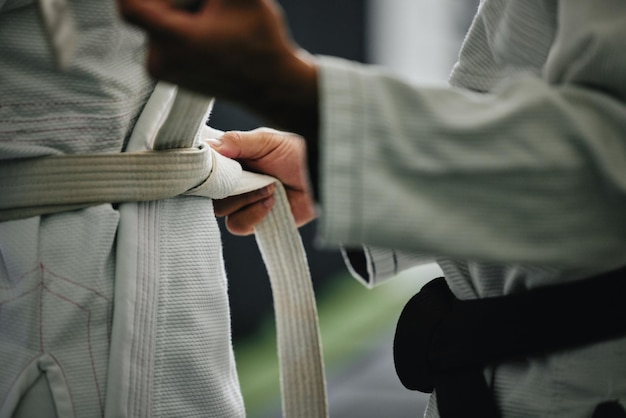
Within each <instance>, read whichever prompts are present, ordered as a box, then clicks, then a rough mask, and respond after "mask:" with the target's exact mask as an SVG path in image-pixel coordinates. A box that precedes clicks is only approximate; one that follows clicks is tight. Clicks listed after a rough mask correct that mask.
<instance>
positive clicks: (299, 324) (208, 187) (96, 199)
mask: <svg viewBox="0 0 626 418" xmlns="http://www.w3.org/2000/svg"><path fill="white" fill-rule="evenodd" d="M159 95H161V96H162V97H167V98H168V99H167V100H161V102H162V103H159V100H157V101H156V102H155V101H154V100H152V98H154V97H155V96H159ZM152 98H151V100H152V103H150V102H149V104H148V105H155V104H156V105H157V106H165V107H168V106H169V107H170V108H169V109H166V111H165V114H167V118H166V119H165V120H164V122H163V123H162V125H161V126H160V127H158V128H157V129H158V131H157V132H155V133H154V135H155V136H156V139H155V140H154V147H153V150H151V151H137V152H125V153H121V154H108V155H107V154H97V155H53V156H46V157H39V158H29V159H20V160H12V161H3V163H2V165H1V166H0V196H2V198H1V199H0V221H8V220H15V219H21V218H27V217H31V216H37V215H44V214H51V213H58V212H63V211H69V210H75V209H80V208H85V207H89V206H93V205H98V204H103V203H121V202H140V201H152V200H160V199H165V198H169V197H173V196H178V195H183V194H184V195H193V196H204V197H210V198H214V199H219V198H224V197H227V196H229V195H236V194H241V193H245V192H248V191H252V190H256V189H259V188H261V187H264V186H266V185H268V184H271V183H275V184H276V187H275V191H274V197H275V204H274V206H273V208H272V210H271V211H270V213H269V214H268V215H267V216H266V218H265V219H264V220H263V221H262V222H261V223H260V224H258V225H257V227H256V228H255V236H256V240H257V244H258V246H259V250H260V252H261V255H262V257H263V260H264V262H265V266H266V268H267V271H268V274H269V278H270V283H271V287H272V294H273V298H274V310H275V317H276V332H277V346H278V357H279V368H280V383H281V391H282V408H283V414H284V416H285V417H286V418H320V417H326V416H327V415H328V413H327V402H326V387H325V378H324V368H323V361H322V355H321V348H320V338H319V328H318V322H317V311H316V307H315V300H314V294H313V289H312V285H311V279H310V274H309V270H308V265H307V261H306V254H305V252H304V248H303V246H302V242H301V239H300V236H299V234H298V231H297V228H296V226H295V222H294V220H293V217H292V215H291V211H290V208H289V203H288V201H287V197H286V194H285V190H284V188H283V186H282V185H281V184H280V182H277V181H276V179H274V178H272V177H269V176H263V175H260V174H255V173H249V172H245V171H242V170H241V167H240V166H239V164H238V163H236V162H235V161H233V160H230V159H227V158H225V157H223V156H221V155H219V154H218V153H216V152H213V151H212V150H211V149H210V147H208V146H206V145H200V146H199V147H197V148H193V147H192V146H193V143H194V139H195V136H196V132H197V131H198V126H199V125H204V122H205V120H204V119H203V118H205V116H206V113H207V108H208V107H209V106H210V102H211V99H210V98H207V97H204V96H198V95H195V94H192V93H190V92H187V91H183V90H177V89H176V88H175V87H174V86H170V85H167V84H165V83H159V84H158V85H157V87H156V89H155V92H154V93H153V95H152ZM148 105H147V106H148ZM206 129H207V131H211V129H210V128H208V127H207V128H206ZM213 134H214V135H217V134H218V132H216V131H214V130H213ZM146 142H149V139H146Z"/></svg>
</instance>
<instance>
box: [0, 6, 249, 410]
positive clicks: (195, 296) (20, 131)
mask: <svg viewBox="0 0 626 418" xmlns="http://www.w3.org/2000/svg"><path fill="white" fill-rule="evenodd" d="M71 5H72V7H73V8H74V14H75V17H76V19H77V28H78V31H79V35H80V36H79V44H78V49H77V51H76V54H75V56H74V58H73V61H72V62H71V64H70V66H69V67H68V68H67V69H66V70H65V71H58V70H57V68H56V64H55V61H54V56H53V54H52V52H51V50H50V48H49V46H48V44H47V40H46V38H45V36H44V33H43V32H42V27H41V22H40V21H39V14H38V11H37V4H36V3H34V2H32V1H30V0H0V92H1V94H0V160H5V159H14V158H24V157H35V156H42V155H49V154H74V153H118V152H121V151H122V150H124V149H125V147H126V142H127V140H128V138H129V136H130V133H131V131H132V130H133V127H134V125H135V122H136V120H137V118H138V117H139V115H140V113H141V111H142V109H143V107H144V105H145V103H146V100H147V99H148V97H149V96H150V94H151V93H152V91H153V89H154V82H153V81H152V80H151V79H150V78H149V77H148V76H147V74H146V73H145V70H144V60H145V54H144V52H145V49H144V48H145V39H144V37H143V35H142V34H141V32H139V31H138V30H135V29H132V28H131V27H129V26H127V25H126V24H125V23H123V22H122V21H121V20H120V19H119V18H118V15H117V10H116V5H115V2H113V1H96V0H89V1H81V2H71ZM0 163H1V162H0ZM119 210H120V208H118V207H117V206H113V205H111V204H106V205H100V206H96V207H92V208H89V209H85V210H80V211H72V212H66V213H61V214H55V215H48V216H41V217H33V218H28V219H24V220H18V221H11V222H4V223H0V335H1V336H2V337H1V338H0V371H1V372H0V416H2V417H4V416H11V413H12V410H14V408H15V407H16V406H17V405H18V403H19V401H20V399H21V398H22V396H23V395H24V393H25V392H27V391H28V388H29V387H30V385H32V384H33V383H34V382H35V381H37V379H38V376H41V375H42V373H43V372H45V374H46V377H47V379H48V381H49V386H50V390H51V394H52V398H53V400H54V405H48V407H49V408H55V409H56V412H57V415H58V416H63V417H64V418H65V417H72V416H76V417H81V418H82V417H102V416H107V417H112V416H116V417H117V416H124V414H125V415H126V416H133V417H142V416H145V417H161V416H163V417H171V416H177V417H206V416H228V417H242V416H244V415H245V412H244V408H243V401H242V399H241V393H240V389H239V383H238V379H237V375H236V370H235V363H234V356H233V352H232V346H231V334H230V315H229V310H228V298H227V283H226V277H225V273H224V265H223V259H222V254H221V241H220V232H219V228H218V225H217V222H216V220H215V217H214V215H213V208H212V203H211V201H210V199H205V198H198V197H189V196H187V197H178V198H173V199H167V200H164V201H158V202H147V203H143V204H136V205H135V206H133V208H131V210H132V211H134V212H133V214H134V215H135V219H136V220H137V222H136V223H132V225H128V224H125V225H120V212H119ZM125 210H126V209H125ZM129 227H130V228H134V229H132V230H130V233H129V234H126V236H131V237H132V238H133V240H134V241H133V242H135V243H136V245H135V246H134V247H129V246H128V245H126V246H124V251H128V252H120V251H119V248H120V247H119V245H120V242H118V237H119V234H118V232H119V231H120V228H129ZM126 231H128V229H126ZM126 244H128V242H126ZM124 254H127V255H128V260H131V261H133V262H134V267H135V268H134V269H133V270H132V273H133V277H134V278H136V279H137V281H136V283H133V285H132V286H134V287H133V288H134V289H135V291H136V292H137V299H136V302H137V303H136V304H134V305H132V306H131V307H130V309H131V310H132V311H133V312H134V316H133V317H132V318H121V317H116V315H115V314H114V313H115V312H116V310H117V308H118V307H119V305H120V304H121V303H122V301H125V302H127V300H125V299H123V298H119V294H116V291H118V290H119V289H121V288H122V286H119V284H120V283H119V282H117V280H118V277H120V276H119V275H120V268H121V266H120V263H118V261H119V260H120V258H119V257H124ZM127 267H128V266H127ZM124 278H126V276H124ZM124 284H125V285H127V283H124ZM125 320H130V321H134V322H133V323H132V329H133V330H134V331H136V332H135V333H133V334H132V336H133V337H134V338H135V339H132V340H125V341H122V343H125V344H126V343H128V344H131V345H132V347H131V349H132V359H133V361H132V362H131V363H130V364H129V365H128V367H126V368H124V369H123V370H122V372H123V373H128V374H129V376H130V378H129V376H127V375H124V376H122V375H120V373H119V372H120V368H119V367H118V364H116V363H114V361H110V360H111V355H112V353H113V352H114V350H113V349H112V347H115V346H116V344H118V343H120V341H119V340H118V339H117V337H118V334H117V333H116V332H115V329H116V326H115V325H116V321H118V322H117V323H120V321H125ZM117 328H119V327H117ZM131 341H132V342H131ZM119 391H126V394H127V395H128V396H127V398H126V401H125V403H123V404H115V403H112V402H110V398H109V396H108V395H109V394H110V393H112V392H119Z"/></svg>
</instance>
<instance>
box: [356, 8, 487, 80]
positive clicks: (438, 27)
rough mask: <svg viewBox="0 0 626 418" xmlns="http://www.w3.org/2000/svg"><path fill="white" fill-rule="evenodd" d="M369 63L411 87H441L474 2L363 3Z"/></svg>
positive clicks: (458, 46)
mask: <svg viewBox="0 0 626 418" xmlns="http://www.w3.org/2000/svg"><path fill="white" fill-rule="evenodd" d="M367 1H368V16H367V19H368V22H367V26H368V28H369V31H368V40H367V44H368V50H367V54H368V60H369V61H370V62H372V63H376V64H382V65H385V66H387V67H390V68H392V69H393V70H394V71H396V72H398V73H400V74H402V75H403V76H405V77H408V78H410V79H412V80H414V81H419V82H423V83H435V84H437V83H445V82H446V80H447V78H448V76H449V74H450V70H451V69H452V65H453V64H454V62H455V61H456V57H457V53H458V50H459V48H460V45H461V42H462V39H463V35H464V33H465V31H466V29H467V27H468V25H469V23H470V21H471V16H472V15H473V13H474V11H475V9H476V7H477V0H367Z"/></svg>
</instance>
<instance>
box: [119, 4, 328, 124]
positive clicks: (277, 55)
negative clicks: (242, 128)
mask: <svg viewBox="0 0 626 418" xmlns="http://www.w3.org/2000/svg"><path fill="white" fill-rule="evenodd" d="M174 1H176V0H118V4H119V8H120V12H121V13H122V16H123V17H124V18H126V20H128V21H130V22H131V23H134V24H135V25H138V26H139V27H141V28H142V29H144V30H145V31H146V32H147V33H148V38H149V50H148V58H147V68H148V72H149V73H150V74H151V75H153V76H154V77H156V78H158V79H162V80H166V81H169V82H172V83H175V84H178V85H180V86H182V87H185V88H188V89H191V90H194V91H196V92H200V93H204V94H207V95H210V96H215V97H217V98H222V99H226V100H229V101H232V102H235V103H238V104H240V105H242V106H244V107H246V108H248V109H250V110H252V111H253V112H255V113H256V114H258V115H259V116H261V117H263V118H265V119H266V120H267V121H268V122H270V124H272V125H274V126H277V127H279V128H281V129H286V130H289V131H291V132H298V133H300V134H303V135H306V136H309V135H311V134H312V133H313V134H315V133H316V129H317V126H316V124H317V100H318V98H317V69H316V66H315V64H314V60H313V58H312V57H311V56H310V55H308V54H306V53H304V51H302V50H301V49H300V48H298V47H297V46H296V45H295V44H294V43H293V41H292V39H291V37H290V35H289V33H288V30H287V26H286V24H285V22H284V18H283V14H282V10H281V9H280V7H279V6H278V5H277V4H276V3H275V2H274V1H273V0H201V2H200V3H199V6H198V8H197V10H195V11H193V12H192V11H188V10H185V9H182V8H180V7H177V6H176V5H175V4H174ZM178 1H184V0H178Z"/></svg>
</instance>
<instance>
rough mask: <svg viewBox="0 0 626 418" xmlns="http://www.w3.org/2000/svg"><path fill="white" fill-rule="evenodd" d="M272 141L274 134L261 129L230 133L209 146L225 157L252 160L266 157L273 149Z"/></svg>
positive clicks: (213, 141) (211, 142)
mask: <svg viewBox="0 0 626 418" xmlns="http://www.w3.org/2000/svg"><path fill="white" fill-rule="evenodd" d="M272 139H273V134H272V133H270V132H265V131H263V130H259V129H256V130H254V131H248V132H242V131H229V132H226V133H225V134H224V135H222V136H221V137H220V138H218V139H217V140H212V141H210V142H209V144H210V145H211V147H212V148H213V149H214V150H215V151H217V152H219V153H220V154H222V155H223V156H225V157H228V158H233V159H236V160H251V159H259V158H262V157H264V156H266V155H267V154H268V153H269V152H270V151H271V149H272V146H271V142H272V141H271V140H272Z"/></svg>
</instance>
